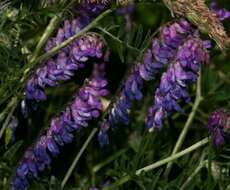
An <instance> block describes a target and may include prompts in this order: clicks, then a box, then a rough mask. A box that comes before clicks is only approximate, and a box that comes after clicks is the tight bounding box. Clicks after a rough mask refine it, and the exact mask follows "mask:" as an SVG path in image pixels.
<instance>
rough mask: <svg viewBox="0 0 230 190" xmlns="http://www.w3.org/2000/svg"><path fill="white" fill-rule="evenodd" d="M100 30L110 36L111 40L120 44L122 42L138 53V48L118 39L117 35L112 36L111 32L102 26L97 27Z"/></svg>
mask: <svg viewBox="0 0 230 190" xmlns="http://www.w3.org/2000/svg"><path fill="white" fill-rule="evenodd" d="M97 28H98V29H99V30H100V31H102V32H103V33H104V34H106V35H108V36H109V37H111V38H112V39H113V40H115V41H117V42H118V43H120V44H123V45H125V46H126V47H127V48H129V49H130V50H133V51H136V52H138V53H140V50H139V49H137V48H135V47H133V46H131V45H129V44H127V43H125V42H124V41H122V40H120V39H119V38H118V37H116V36H114V35H113V34H111V33H110V32H108V31H107V30H105V29H104V28H102V27H97Z"/></svg>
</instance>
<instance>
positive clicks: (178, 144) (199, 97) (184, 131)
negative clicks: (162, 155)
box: [164, 72, 203, 176]
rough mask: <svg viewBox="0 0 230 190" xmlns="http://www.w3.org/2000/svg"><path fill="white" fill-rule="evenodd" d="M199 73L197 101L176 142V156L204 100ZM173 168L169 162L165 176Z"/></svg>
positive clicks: (173, 152) (174, 152)
mask: <svg viewBox="0 0 230 190" xmlns="http://www.w3.org/2000/svg"><path fill="white" fill-rule="evenodd" d="M199 73H200V74H199V78H198V80H197V90H196V99H195V102H194V104H193V107H192V111H191V112H190V114H189V117H188V119H187V121H186V123H185V126H184V127H183V129H182V131H181V133H180V136H179V138H178V140H177V142H176V145H175V146H174V149H173V151H172V154H171V155H174V154H176V153H177V152H178V151H179V150H180V148H181V146H182V145H183V142H184V140H185V138H186V135H187V133H188V130H189V128H190V126H191V124H192V122H193V119H194V117H195V115H196V112H197V110H198V107H199V105H200V103H201V101H202V100H203V97H202V95H201V72H199ZM171 168H172V162H169V163H168V164H167V166H166V170H165V173H164V175H165V176H168V174H169V173H170V171H171Z"/></svg>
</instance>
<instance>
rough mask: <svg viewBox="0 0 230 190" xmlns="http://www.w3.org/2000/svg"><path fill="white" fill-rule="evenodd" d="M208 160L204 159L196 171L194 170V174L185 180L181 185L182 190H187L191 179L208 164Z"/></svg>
mask: <svg viewBox="0 0 230 190" xmlns="http://www.w3.org/2000/svg"><path fill="white" fill-rule="evenodd" d="M207 162H208V161H207V160H205V161H202V162H201V163H200V164H199V165H198V167H197V168H196V169H195V170H194V172H192V174H191V175H190V176H189V177H188V179H187V180H186V181H185V182H184V184H183V185H182V186H181V188H180V190H186V189H187V186H188V185H189V184H190V183H191V181H192V180H193V178H194V177H195V176H196V175H197V174H198V173H199V172H200V170H201V169H202V168H203V167H205V165H206V164H207Z"/></svg>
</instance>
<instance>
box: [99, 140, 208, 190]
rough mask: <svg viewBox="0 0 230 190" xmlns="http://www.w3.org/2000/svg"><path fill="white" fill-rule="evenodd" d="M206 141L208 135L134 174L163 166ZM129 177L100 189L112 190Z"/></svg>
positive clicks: (129, 177)
mask: <svg viewBox="0 0 230 190" xmlns="http://www.w3.org/2000/svg"><path fill="white" fill-rule="evenodd" d="M208 142H209V139H208V137H206V138H204V139H203V140H201V141H199V142H197V143H195V144H193V145H192V146H190V147H188V148H186V149H184V150H183V151H181V152H179V153H176V154H174V155H171V156H169V157H168V158H165V159H163V160H160V161H158V162H155V163H153V164H151V165H148V166H146V167H144V168H141V169H139V170H136V172H135V174H136V175H137V176H139V175H140V174H142V173H145V172H149V171H152V170H153V169H156V168H158V167H160V166H163V165H164V164H167V163H169V162H171V161H173V160H176V159H178V158H180V157H182V156H184V155H186V154H189V153H190V152H192V151H194V150H196V149H198V148H200V147H202V146H204V145H206V144H207V143H208ZM131 179H132V177H131V176H130V175H125V176H123V177H122V178H121V179H119V180H118V181H117V182H115V183H113V184H111V185H110V186H109V187H105V188H103V189H102V190H112V189H114V188H115V187H117V186H119V185H122V184H124V183H126V182H128V181H130V180H131Z"/></svg>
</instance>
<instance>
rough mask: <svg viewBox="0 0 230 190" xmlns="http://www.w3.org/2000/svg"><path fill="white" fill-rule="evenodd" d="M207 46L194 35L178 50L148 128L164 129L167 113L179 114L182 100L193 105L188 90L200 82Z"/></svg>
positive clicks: (206, 58)
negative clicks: (200, 72)
mask: <svg viewBox="0 0 230 190" xmlns="http://www.w3.org/2000/svg"><path fill="white" fill-rule="evenodd" d="M205 45H207V43H206V42H203V41H202V40H201V39H200V38H199V37H198V36H193V37H190V38H188V39H187V41H186V42H185V43H184V44H183V45H182V46H181V47H180V48H179V50H178V52H177V55H176V58H175V60H174V61H173V62H172V63H170V65H169V67H168V70H167V71H166V72H165V73H164V74H163V75H162V77H161V82H160V86H159V88H157V90H156V93H155V97H154V100H155V102H154V105H153V106H152V107H151V108H150V109H149V113H148V118H147V127H148V128H157V129H161V128H162V125H163V123H162V122H163V119H164V116H165V114H167V113H172V112H174V111H177V112H178V111H180V109H181V108H180V106H179V104H178V101H179V100H184V101H185V102H187V103H188V102H190V96H189V94H188V92H187V87H188V85H189V84H192V83H194V82H195V81H196V80H197V77H198V71H199V69H200V66H201V64H202V63H205V62H207V61H208V59H209V54H208V52H207V50H206V47H205Z"/></svg>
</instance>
